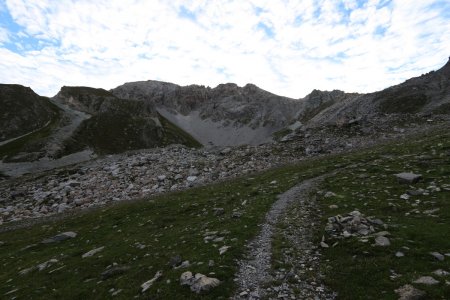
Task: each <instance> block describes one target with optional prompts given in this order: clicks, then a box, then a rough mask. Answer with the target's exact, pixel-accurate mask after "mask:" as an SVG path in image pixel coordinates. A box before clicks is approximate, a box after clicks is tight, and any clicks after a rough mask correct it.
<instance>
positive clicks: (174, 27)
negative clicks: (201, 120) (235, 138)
mask: <svg viewBox="0 0 450 300" xmlns="http://www.w3.org/2000/svg"><path fill="white" fill-rule="evenodd" d="M2 7H3V9H2ZM448 11H450V4H449V3H448V2H446V1H436V0H417V1H414V3H412V1H407V0H392V1H386V0H369V1H360V0H346V1H337V0H317V1H313V0H305V1H294V0H286V1H271V0H262V1H261V0H259V1H256V0H247V1H243V0H240V1H237V0H229V1H226V0H223V1H200V0H190V1H181V0H177V1H163V0H160V1H157V0H153V1H141V0H134V1H120V0H109V1H106V0H99V1H87V0H78V1H69V0H65V1H50V0H47V1H43V0H7V1H5V2H4V3H1V2H0V13H1V14H2V18H1V19H2V20H0V82H10V83H20V84H24V85H28V86H31V87H32V88H33V89H34V90H36V91H37V92H39V93H41V94H45V95H50V96H51V95H54V94H55V93H56V92H57V91H58V90H59V88H60V87H61V86H62V85H88V86H95V87H103V88H107V89H109V88H113V87H115V86H117V85H119V84H122V83H124V82H127V81H135V80H148V79H154V80H163V81H169V82H174V83H178V84H182V85H186V84H193V83H196V84H205V85H210V86H215V85H217V84H219V83H223V82H236V83H237V84H239V85H245V84H246V83H248V82H252V83H255V84H256V85H258V86H260V87H262V88H264V89H267V90H269V91H271V92H274V93H277V94H281V95H286V96H291V97H294V98H299V97H303V96H304V95H306V94H307V93H308V92H310V91H311V90H312V89H314V88H319V89H328V90H330V89H337V88H339V89H344V90H346V91H358V92H369V91H375V90H378V89H382V88H385V87H387V86H389V85H392V84H397V83H399V82H401V81H402V80H405V79H407V78H409V77H412V76H417V75H420V73H423V72H427V71H430V70H432V69H435V68H437V67H439V66H440V65H442V64H443V63H444V62H445V61H446V59H447V57H448V55H449V50H450V36H449V35H448V34H446V32H450V15H449V14H448ZM3 16H5V17H3ZM5 20H10V21H5Z"/></svg>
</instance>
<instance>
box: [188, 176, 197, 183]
mask: <svg viewBox="0 0 450 300" xmlns="http://www.w3.org/2000/svg"><path fill="white" fill-rule="evenodd" d="M186 180H187V181H188V182H194V181H196V180H197V176H188V177H187V178H186Z"/></svg>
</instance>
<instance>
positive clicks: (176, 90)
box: [111, 81, 301, 145]
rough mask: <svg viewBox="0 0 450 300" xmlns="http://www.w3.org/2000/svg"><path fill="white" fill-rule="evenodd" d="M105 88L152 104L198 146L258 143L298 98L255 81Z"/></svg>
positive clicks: (292, 112)
mask: <svg viewBox="0 0 450 300" xmlns="http://www.w3.org/2000/svg"><path fill="white" fill-rule="evenodd" d="M111 92H112V93H113V94H114V95H116V96H117V97H120V98H126V99H139V100H143V101H146V102H148V103H152V104H154V105H155V106H156V108H157V110H158V111H159V112H160V113H161V114H162V115H163V116H164V117H166V118H167V119H168V120H170V121H171V122H173V123H174V124H176V125H178V126H179V127H181V128H182V129H184V130H185V131H187V132H188V133H190V134H191V135H192V136H194V137H195V138H196V139H197V140H199V141H200V142H202V143H203V144H204V145H207V144H213V145H239V144H258V143H262V142H266V141H268V140H270V137H271V134H272V133H273V132H275V131H277V130H279V129H280V128H282V127H284V126H286V125H288V124H289V123H290V122H291V120H292V119H294V118H295V117H296V112H297V111H298V110H299V108H300V106H301V103H300V102H299V101H296V100H294V99H290V98H286V97H281V96H277V95H274V94H272V93H269V92H267V91H264V90H262V89H260V88H258V87H257V86H255V85H252V84H248V85H246V86H244V87H239V86H237V85H236V84H232V83H228V84H220V85H218V86H217V87H216V88H209V87H204V86H198V85H190V86H185V87H181V86H178V85H174V84H170V83H164V82H157V81H142V82H131V83H126V84H124V85H121V86H119V87H117V88H115V89H113V90H111Z"/></svg>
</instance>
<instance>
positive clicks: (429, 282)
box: [414, 276, 439, 285]
mask: <svg viewBox="0 0 450 300" xmlns="http://www.w3.org/2000/svg"><path fill="white" fill-rule="evenodd" d="M414 283H420V284H425V285H435V284H438V283H439V281H437V280H436V279H434V278H433V277H431V276H422V277H420V278H419V279H417V280H416V281H414Z"/></svg>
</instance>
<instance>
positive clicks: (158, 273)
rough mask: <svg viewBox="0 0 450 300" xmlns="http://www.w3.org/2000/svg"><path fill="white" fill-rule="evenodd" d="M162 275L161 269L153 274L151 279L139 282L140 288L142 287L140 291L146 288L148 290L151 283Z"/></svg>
mask: <svg viewBox="0 0 450 300" xmlns="http://www.w3.org/2000/svg"><path fill="white" fill-rule="evenodd" d="M162 275H163V273H162V271H158V272H156V274H155V276H153V278H152V279H150V280H148V281H146V282H144V283H143V284H141V288H142V291H141V292H142V293H143V292H145V291H146V290H148V289H149V288H150V287H151V286H152V285H153V283H155V281H156V280H158V279H159V278H161V276H162Z"/></svg>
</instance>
